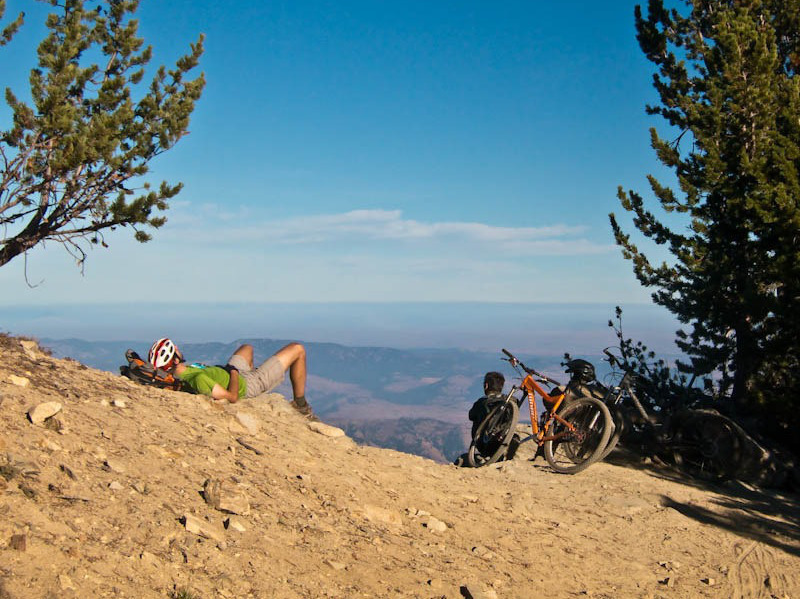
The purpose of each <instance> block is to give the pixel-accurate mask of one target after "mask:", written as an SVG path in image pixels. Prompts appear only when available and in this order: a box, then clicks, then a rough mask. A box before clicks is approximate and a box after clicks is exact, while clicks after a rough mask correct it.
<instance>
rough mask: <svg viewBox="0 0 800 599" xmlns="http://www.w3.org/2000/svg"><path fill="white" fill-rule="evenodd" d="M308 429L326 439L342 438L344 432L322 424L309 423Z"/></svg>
mask: <svg viewBox="0 0 800 599" xmlns="http://www.w3.org/2000/svg"><path fill="white" fill-rule="evenodd" d="M308 428H310V429H311V430H312V431H314V432H315V433H319V434H320V435H325V436H326V437H332V438H334V439H335V438H337V437H344V431H343V430H342V429H340V428H337V427H335V426H331V425H330V424H325V423H324V422H314V421H312V422H309V423H308Z"/></svg>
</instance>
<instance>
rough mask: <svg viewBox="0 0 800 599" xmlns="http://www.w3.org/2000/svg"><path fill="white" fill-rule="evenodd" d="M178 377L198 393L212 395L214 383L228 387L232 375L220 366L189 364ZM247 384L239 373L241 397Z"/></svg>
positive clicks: (224, 387)
mask: <svg viewBox="0 0 800 599" xmlns="http://www.w3.org/2000/svg"><path fill="white" fill-rule="evenodd" d="M178 378H179V379H181V380H182V381H183V382H184V383H186V384H187V385H188V386H189V387H191V388H192V389H193V390H194V391H195V392H196V393H201V394H203V395H211V390H212V389H213V388H214V385H219V386H220V387H222V388H223V389H227V388H228V384H229V383H230V382H231V376H230V375H229V374H228V371H227V370H225V369H224V368H222V367H220V366H202V367H200V366H195V365H194V364H193V365H191V366H187V367H186V370H184V371H183V372H182V373H180V374H179V375H178ZM246 390H247V384H246V383H245V382H244V377H243V376H241V375H239V399H241V398H242V397H244V394H245V391H246Z"/></svg>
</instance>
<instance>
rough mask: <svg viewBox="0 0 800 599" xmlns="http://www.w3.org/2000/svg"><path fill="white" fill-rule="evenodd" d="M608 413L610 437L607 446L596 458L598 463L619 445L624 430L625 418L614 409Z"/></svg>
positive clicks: (620, 412)
mask: <svg viewBox="0 0 800 599" xmlns="http://www.w3.org/2000/svg"><path fill="white" fill-rule="evenodd" d="M606 407H608V406H606ZM609 413H610V414H611V435H610V436H609V437H608V444H607V445H606V448H605V449H604V450H603V453H602V454H601V455H600V457H599V458H598V461H600V460H604V459H606V457H607V456H608V454H610V453H611V452H612V451H614V448H615V447H616V446H617V444H618V443H619V440H620V438H621V437H622V433H623V431H624V430H625V417H624V416H623V415H622V411H621V410H619V409H616V408H614V409H609Z"/></svg>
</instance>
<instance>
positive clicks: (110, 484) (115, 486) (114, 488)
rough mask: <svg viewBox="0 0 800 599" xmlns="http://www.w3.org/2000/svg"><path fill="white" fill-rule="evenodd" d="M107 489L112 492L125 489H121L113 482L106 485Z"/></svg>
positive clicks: (120, 486)
mask: <svg viewBox="0 0 800 599" xmlns="http://www.w3.org/2000/svg"><path fill="white" fill-rule="evenodd" d="M108 488H109V489H111V490H112V491H122V489H124V488H125V487H123V486H122V485H121V484H120V483H118V482H117V481H115V480H114V481H111V482H110V483H109V484H108Z"/></svg>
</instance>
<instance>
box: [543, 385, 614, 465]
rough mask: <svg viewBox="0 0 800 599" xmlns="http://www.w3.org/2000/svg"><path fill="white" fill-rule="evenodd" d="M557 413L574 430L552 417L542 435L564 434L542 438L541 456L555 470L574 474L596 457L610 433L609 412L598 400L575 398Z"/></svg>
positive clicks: (601, 450)
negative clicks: (559, 436)
mask: <svg viewBox="0 0 800 599" xmlns="http://www.w3.org/2000/svg"><path fill="white" fill-rule="evenodd" d="M558 415H559V416H560V417H561V418H562V419H563V420H566V421H567V422H569V423H570V424H571V425H572V426H573V427H575V429H576V432H575V433H572V432H570V431H569V428H568V427H566V426H565V425H563V424H562V423H561V422H559V421H558V420H553V422H552V424H551V425H550V427H549V429H548V430H547V431H546V432H545V436H546V437H550V436H553V435H559V434H563V435H564V436H562V437H561V438H559V439H556V440H549V441H545V443H544V457H545V459H546V460H547V463H548V464H550V467H551V468H552V469H553V470H555V471H556V472H559V473H561V474H577V473H578V472H581V471H583V470H585V469H586V468H588V467H589V466H591V465H592V464H594V463H595V462H596V461H598V460H600V457H601V456H602V454H603V451H604V450H605V448H606V446H607V445H608V439H609V437H610V436H611V427H612V424H613V423H612V420H611V413H610V412H609V411H608V407H607V406H606V404H604V403H603V402H602V401H600V400H597V399H594V398H593V397H579V398H577V399H573V400H570V401H569V403H567V404H566V405H565V406H562V407H561V409H560V410H559V411H558Z"/></svg>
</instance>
